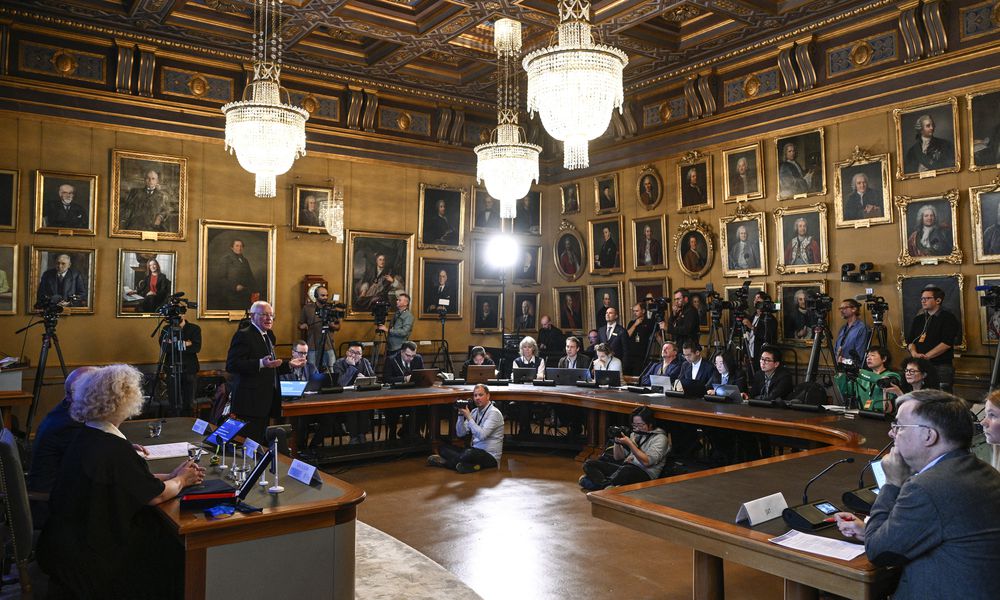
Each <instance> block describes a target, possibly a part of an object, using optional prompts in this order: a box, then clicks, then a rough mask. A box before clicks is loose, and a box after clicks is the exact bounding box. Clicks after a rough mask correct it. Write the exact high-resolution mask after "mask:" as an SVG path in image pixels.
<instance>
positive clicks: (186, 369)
mask: <svg viewBox="0 0 1000 600" xmlns="http://www.w3.org/2000/svg"><path fill="white" fill-rule="evenodd" d="M177 325H178V327H180V330H181V345H183V347H184V348H183V349H181V348H178V350H180V351H181V352H180V359H181V372H180V378H181V398H180V400H181V402H180V407H181V414H182V415H189V414H191V406H192V404H193V400H194V385H195V380H196V379H197V378H198V371H199V370H200V369H201V366H200V365H199V364H198V353H199V352H201V327H198V326H197V325H195V324H194V323H191V322H189V321H188V320H187V315H186V314H185V313H180V321H178V323H177ZM169 335H170V328H169V327H164V328H163V333H162V334H161V336H160V344H164V343H169ZM163 356H164V359H165V364H166V365H169V366H171V367H172V366H173V362H172V359H173V354H172V353H171V352H170V350H169V349H167V350H166V352H165V354H164V355H163ZM167 390H168V391H169V393H170V407H171V411H172V410H173V407H175V406H178V403H177V399H176V398H174V397H173V395H174V386H172V385H167ZM171 416H177V415H171Z"/></svg>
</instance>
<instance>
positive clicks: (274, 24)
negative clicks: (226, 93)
mask: <svg viewBox="0 0 1000 600" xmlns="http://www.w3.org/2000/svg"><path fill="white" fill-rule="evenodd" d="M253 5H254V36H253V81H252V82H251V83H250V85H248V86H247V87H246V89H245V90H243V99H242V100H240V101H237V102H230V103H229V104H226V105H225V106H223V107H222V113H223V114H224V115H226V150H228V151H229V152H230V153H231V154H232V153H234V154H236V159H237V160H238V161H239V163H240V166H241V167H243V168H244V169H245V170H246V171H248V172H250V173H253V174H254V175H255V179H256V186H255V191H254V193H255V195H256V196H257V197H258V198H273V197H275V196H276V195H277V194H276V189H275V178H276V177H277V176H278V175H282V174H284V173H287V172H288V170H289V169H291V168H292V164H293V163H294V162H295V159H297V158H299V157H301V156H305V153H306V120H307V119H308V118H309V113H308V112H306V111H305V110H303V109H301V108H299V107H297V106H293V105H292V104H291V102H290V100H289V98H288V92H287V90H285V89H284V88H282V87H281V81H280V77H281V54H282V40H281V0H253ZM282 95H284V101H283V100H282Z"/></svg>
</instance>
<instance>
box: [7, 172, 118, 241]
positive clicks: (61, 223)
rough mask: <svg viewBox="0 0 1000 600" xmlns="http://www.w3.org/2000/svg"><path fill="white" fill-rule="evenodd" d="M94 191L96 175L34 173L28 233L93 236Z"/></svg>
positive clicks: (95, 195)
mask: <svg viewBox="0 0 1000 600" xmlns="http://www.w3.org/2000/svg"><path fill="white" fill-rule="evenodd" d="M64 190H65V192H66V193H65V194H64V193H63V192H64ZM77 190H80V192H81V193H77ZM97 192H98V177H97V175H88V174H84V173H63V172H58V171H41V170H39V171H35V215H34V217H35V218H34V227H33V228H32V231H33V232H34V233H55V234H58V235H68V236H73V235H96V234H97V197H98V196H97ZM66 200H69V202H68V203H66ZM15 204H16V202H15ZM81 204H82V206H81Z"/></svg>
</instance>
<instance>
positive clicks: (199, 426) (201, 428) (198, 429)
mask: <svg viewBox="0 0 1000 600" xmlns="http://www.w3.org/2000/svg"><path fill="white" fill-rule="evenodd" d="M206 429H208V421H202V420H201V419H195V420H194V427H192V428H191V431H193V432H195V433H197V434H198V435H204V434H205V430H206Z"/></svg>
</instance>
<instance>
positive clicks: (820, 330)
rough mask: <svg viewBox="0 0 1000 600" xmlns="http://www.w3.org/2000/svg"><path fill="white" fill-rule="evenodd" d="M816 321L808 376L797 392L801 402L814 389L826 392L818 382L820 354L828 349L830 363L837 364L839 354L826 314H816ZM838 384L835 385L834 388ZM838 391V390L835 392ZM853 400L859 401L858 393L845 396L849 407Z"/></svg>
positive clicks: (797, 398) (807, 371)
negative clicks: (835, 349) (836, 352)
mask: <svg viewBox="0 0 1000 600" xmlns="http://www.w3.org/2000/svg"><path fill="white" fill-rule="evenodd" d="M815 319H816V323H815V324H814V325H813V328H812V330H813V337H812V349H811V350H810V352H809V364H808V366H807V367H806V377H805V379H804V380H803V381H802V383H801V384H799V388H798V389H797V390H796V391H797V392H799V393H798V394H796V400H798V401H799V402H803V403H804V402H805V400H806V399H807V398H808V397H809V396H810V395H811V392H812V390H814V389H816V388H819V390H820V393H822V394H823V395H824V396H825V395H826V392H825V391H824V390H823V389H822V386H821V385H820V384H818V383H816V376H817V374H818V369H819V360H820V355H821V354H822V353H823V351H824V350H826V351H827V352H828V353H829V357H830V364H832V365H834V367H835V368H836V365H837V355H836V354H835V353H834V351H833V335H831V334H830V329H829V328H828V327H827V326H826V314H825V313H824V314H815ZM836 389H837V386H834V390H836ZM835 393H836V392H835ZM851 400H853V401H854V402H855V403H857V397H856V394H855V396H854V397H851V396H849V397H847V398H844V406H845V407H846V408H848V409H850V408H851Z"/></svg>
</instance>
